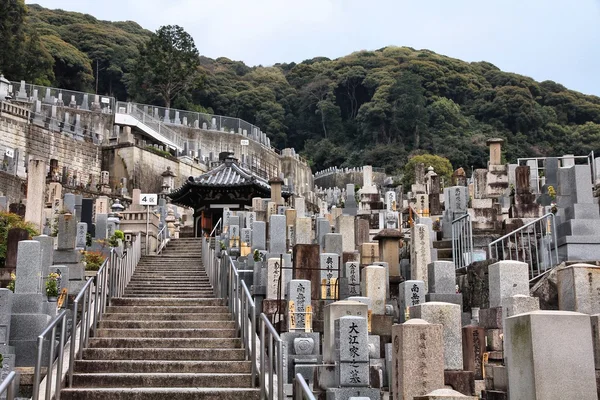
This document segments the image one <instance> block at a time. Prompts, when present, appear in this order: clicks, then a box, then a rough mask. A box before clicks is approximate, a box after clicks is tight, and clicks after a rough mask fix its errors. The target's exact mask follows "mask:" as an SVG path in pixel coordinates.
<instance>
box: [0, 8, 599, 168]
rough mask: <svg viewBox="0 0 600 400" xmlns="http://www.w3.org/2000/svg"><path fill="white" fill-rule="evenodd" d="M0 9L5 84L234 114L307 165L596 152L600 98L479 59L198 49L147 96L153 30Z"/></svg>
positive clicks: (467, 162) (390, 164) (392, 164)
mask: <svg viewBox="0 0 600 400" xmlns="http://www.w3.org/2000/svg"><path fill="white" fill-rule="evenodd" d="M10 3H11V4H13V5H14V7H13V8H12V9H9V10H5V11H3V12H0V27H3V29H4V30H0V35H2V36H3V37H7V36H5V35H11V36H9V37H10V38H11V40H10V41H9V42H8V45H7V49H8V50H9V51H10V52H13V53H14V54H15V55H17V57H16V58H15V57H13V56H11V55H10V54H6V53H5V56H3V57H0V71H1V72H3V73H4V74H5V75H6V76H7V77H8V78H9V79H11V80H20V79H27V80H28V81H33V82H36V83H40V84H48V85H54V86H58V87H62V88H65V89H73V90H87V91H92V92H94V91H96V87H97V91H98V93H100V94H105V95H111V96H114V97H116V98H118V99H119V100H134V101H140V102H146V103H151V104H157V105H165V104H166V103H167V102H166V101H165V98H166V97H168V98H169V100H168V103H170V106H171V107H174V108H182V109H188V110H195V111H203V110H207V111H209V112H212V113H216V114H221V115H227V116H232V117H239V118H242V119H244V120H246V121H248V122H250V123H252V124H255V125H257V126H259V127H260V128H261V129H262V130H263V131H265V132H267V134H268V135H269V137H270V138H271V141H272V143H273V144H274V145H275V146H277V147H280V148H283V147H294V148H296V150H297V151H299V152H301V154H303V155H304V156H305V157H306V158H307V159H309V160H310V162H311V163H312V166H313V169H314V170H319V169H322V168H326V167H329V166H341V167H352V166H359V165H362V164H371V165H373V166H376V167H384V168H385V169H386V170H387V172H389V173H396V172H400V171H402V170H403V168H404V165H405V164H406V163H407V162H408V160H409V158H411V157H414V156H417V155H421V154H436V155H439V156H442V157H446V158H447V159H449V160H450V162H451V163H452V167H453V168H458V167H461V166H462V167H464V168H465V170H467V171H470V170H471V168H472V167H474V168H477V167H485V165H486V162H487V148H486V146H485V141H486V139H488V138H490V137H501V138H504V139H506V145H505V157H506V161H515V160H516V159H517V158H518V157H528V156H549V155H562V154H567V153H574V154H580V155H582V154H588V153H589V152H590V151H592V150H595V151H600V98H599V97H596V96H589V95H584V94H581V93H578V92H575V91H572V90H569V89H567V88H565V87H564V86H562V85H560V84H558V83H556V82H552V81H544V82H536V81H535V80H533V79H531V78H529V77H526V76H522V75H518V74H515V73H510V72H504V71H501V70H500V69H499V68H497V67H495V66H494V65H492V64H490V63H488V62H472V63H469V62H464V61H461V60H457V59H454V58H450V57H446V56H443V55H440V54H436V53H434V52H433V51H430V50H417V49H413V48H409V47H394V46H389V47H385V48H382V49H378V50H373V51H366V50H363V51H357V52H355V53H352V54H349V55H347V56H345V57H341V58H338V59H334V60H331V59H328V58H325V57H315V58H313V59H310V60H305V61H303V62H300V63H293V62H292V63H279V64H276V65H274V66H269V67H265V66H247V65H245V64H244V63H243V62H241V61H234V60H230V59H228V58H226V57H220V58H217V59H216V60H214V59H211V58H208V57H204V56H202V55H201V54H202V46H201V44H199V45H198V52H199V54H200V55H199V56H198V63H197V64H196V63H195V62H194V63H191V64H193V65H194V68H196V69H197V71H196V74H194V75H195V79H194V80H193V82H188V84H186V86H185V90H181V91H178V92H177V93H176V94H173V93H169V94H167V95H162V96H157V95H156V93H151V92H150V91H149V90H148V91H144V90H143V87H140V85H136V86H135V87H132V86H131V82H139V81H137V80H136V79H137V78H139V76H136V74H135V69H136V65H139V59H140V54H142V55H143V54H145V53H144V51H146V50H147V49H148V47H147V46H149V44H151V43H152V40H153V38H155V37H156V36H157V34H158V33H160V30H159V32H157V33H152V32H150V31H148V30H145V29H143V28H142V27H140V26H139V25H138V24H136V23H135V22H132V21H127V22H107V21H100V20H97V19H96V18H94V17H93V16H90V15H86V14H80V13H74V12H66V11H62V10H48V9H45V8H42V7H40V6H38V5H29V6H27V7H26V6H25V5H24V4H23V1H22V0H12V1H11V2H10ZM7 21H8V22H10V23H7ZM20 21H24V23H22V24H21V23H20ZM26 48H27V49H29V51H24V50H23V49H26ZM19 55H21V57H18V56H19ZM25 55H26V56H25ZM15 60H18V61H15ZM158 61H160V60H157V62H158ZM191 64H190V62H187V64H186V65H191ZM128 84H129V86H128Z"/></svg>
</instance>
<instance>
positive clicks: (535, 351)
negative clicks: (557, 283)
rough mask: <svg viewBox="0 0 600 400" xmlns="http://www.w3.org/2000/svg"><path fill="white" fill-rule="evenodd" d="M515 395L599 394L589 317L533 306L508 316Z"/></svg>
mask: <svg viewBox="0 0 600 400" xmlns="http://www.w3.org/2000/svg"><path fill="white" fill-rule="evenodd" d="M506 326H507V328H508V335H507V336H506V337H505V338H504V342H505V347H504V349H505V352H506V353H505V360H506V368H507V371H508V390H509V396H510V398H511V399H516V400H518V399H531V400H542V399H543V400H562V399H597V398H598V397H597V396H598V395H597V392H596V377H595V370H594V352H593V346H592V335H591V329H590V316H589V315H586V314H580V313H575V312H569V311H533V312H529V313H525V314H519V315H515V316H513V317H509V318H507V319H506Z"/></svg>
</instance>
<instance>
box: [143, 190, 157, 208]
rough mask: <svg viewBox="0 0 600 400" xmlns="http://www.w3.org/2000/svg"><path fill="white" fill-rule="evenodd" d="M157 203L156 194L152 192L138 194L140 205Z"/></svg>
mask: <svg viewBox="0 0 600 400" xmlns="http://www.w3.org/2000/svg"><path fill="white" fill-rule="evenodd" d="M157 204H158V195H157V194H155V193H152V194H140V205H142V206H155V205H157Z"/></svg>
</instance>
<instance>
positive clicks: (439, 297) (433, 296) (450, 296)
mask: <svg viewBox="0 0 600 400" xmlns="http://www.w3.org/2000/svg"><path fill="white" fill-rule="evenodd" d="M425 301H427V302H429V301H438V302H442V303H452V304H458V305H459V306H460V308H461V310H462V305H463V297H462V294H461V293H427V294H426V295H425Z"/></svg>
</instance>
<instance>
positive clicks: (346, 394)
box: [325, 387, 381, 400]
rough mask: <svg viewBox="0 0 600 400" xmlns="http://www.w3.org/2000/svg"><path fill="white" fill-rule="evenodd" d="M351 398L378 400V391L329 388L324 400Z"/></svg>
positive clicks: (379, 396) (379, 393) (345, 399)
mask: <svg viewBox="0 0 600 400" xmlns="http://www.w3.org/2000/svg"><path fill="white" fill-rule="evenodd" d="M352 397H359V398H360V397H363V398H367V399H370V400H380V399H381V391H380V389H372V388H364V387H363V388H359V387H357V388H330V389H327V391H326V392H325V400H350V399H351V398H352Z"/></svg>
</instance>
